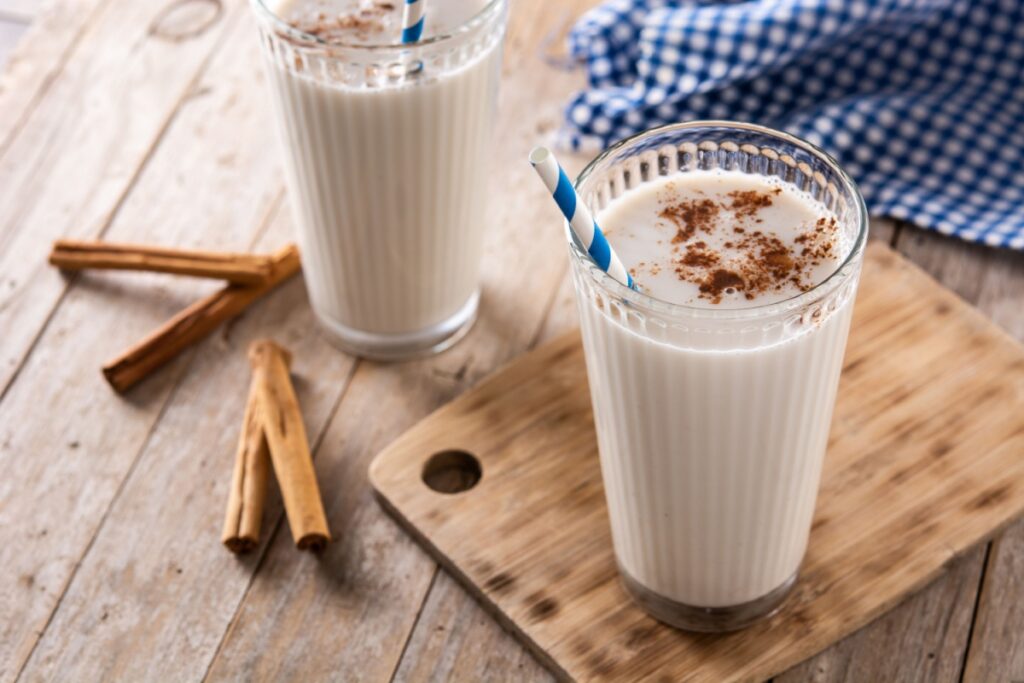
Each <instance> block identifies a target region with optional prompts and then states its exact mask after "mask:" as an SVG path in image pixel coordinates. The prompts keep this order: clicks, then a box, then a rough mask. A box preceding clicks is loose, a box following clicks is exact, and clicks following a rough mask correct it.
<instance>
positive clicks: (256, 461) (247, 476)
mask: <svg viewBox="0 0 1024 683" xmlns="http://www.w3.org/2000/svg"><path fill="white" fill-rule="evenodd" d="M269 473H270V452H269V449H268V448H267V440H266V438H265V437H264V436H263V425H262V424H260V419H259V412H258V409H257V405H256V382H255V381H253V382H251V383H250V385H249V398H248V400H247V401H246V403H245V416H244V417H243V418H242V433H241V434H240V435H239V437H238V449H237V451H236V452H235V471H234V475H233V476H232V479H231V492H230V493H229V494H228V509H227V513H226V514H225V515H224V532H223V533H222V534H221V541H222V542H223V543H224V545H226V546H227V548H228V550H230V551H231V552H233V553H247V552H249V551H250V550H252V549H253V548H255V547H256V546H257V545H259V542H260V525H261V524H262V522H263V503H264V501H265V500H266V495H267V477H268V474H269Z"/></svg>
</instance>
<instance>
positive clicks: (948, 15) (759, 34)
mask: <svg viewBox="0 0 1024 683" xmlns="http://www.w3.org/2000/svg"><path fill="white" fill-rule="evenodd" d="M569 47H570V52H571V54H572V56H573V57H574V58H576V59H578V60H581V61H584V62H585V63H586V67H587V75H588V88H587V89H586V90H584V91H583V92H581V93H579V94H577V95H576V96H575V97H574V98H573V100H572V101H571V102H570V104H569V106H568V107H567V109H566V123H565V126H564V127H563V129H562V131H561V135H562V143H563V144H564V145H567V146H569V147H572V148H576V149H583V150H586V151H593V150H597V149H602V148H604V147H606V146H608V145H609V144H610V143H612V142H614V141H616V140H619V139H622V138H624V137H626V136H629V135H632V134H634V133H636V132H639V131H641V130H644V129H646V128H650V127H653V126H657V125H661V124H665V123H671V122H675V121H686V120H692V119H709V118H710V119H734V120H740V121H750V122H756V123H760V124H763V125H766V126H770V127H773V128H779V129H782V130H786V131H788V132H790V133H793V134H794V135H797V136H799V137H802V138H804V139H806V140H808V141H810V142H812V143H814V144H816V145H819V146H821V147H823V148H824V149H826V150H828V151H829V152H830V153H831V154H833V155H834V156H835V157H836V158H837V159H838V160H839V162H840V163H841V164H842V165H843V167H844V168H846V169H847V170H848V171H849V172H850V174H851V175H853V177H854V178H855V179H856V180H857V182H858V184H859V185H860V188H861V191H862V192H863V193H864V197H865V199H866V200H867V203H868V207H869V208H870V210H871V212H872V213H873V214H876V215H881V216H891V217H893V218H899V219H902V220H906V221H911V222H913V223H915V224H917V225H919V226H922V227H926V228H931V229H934V230H937V231H939V232H941V233H944V234H948V235H956V236H958V237H960V238H962V239H964V240H968V241H972V242H981V243H983V244H988V245H991V246H999V247H1009V248H1012V249H1024V87H1022V86H1024V0H916V1H913V0H902V1H901V0H877V1H871V0H775V1H771V0H752V1H749V2H743V3H735V4H734V3H723V2H701V1H700V0H691V1H689V2H687V1H685V0H681V1H680V0H677V1H676V2H671V1H667V0H611V1H609V2H606V3H604V4H603V5H601V6H599V7H597V8H596V9H594V10H592V11H590V12H588V13H587V14H586V15H584V16H583V17H582V18H581V19H580V21H579V22H578V23H577V24H576V25H575V27H574V28H573V30H572V32H571V34H570V37H569Z"/></svg>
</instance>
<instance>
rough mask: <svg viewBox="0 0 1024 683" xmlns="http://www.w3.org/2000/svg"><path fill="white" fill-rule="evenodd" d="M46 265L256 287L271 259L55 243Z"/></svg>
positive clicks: (133, 246) (264, 277) (267, 273)
mask: <svg viewBox="0 0 1024 683" xmlns="http://www.w3.org/2000/svg"><path fill="white" fill-rule="evenodd" d="M50 263H51V264H52V265H54V266H57V267H58V268H60V269H61V270H71V271H74V270H86V269H89V268H99V269H105V270H144V271H152V272H157V273H173V274H176V275H192V276H195V277H208V278H216V279H219V280H227V281H228V282H233V283H236V284H241V285H258V284H260V283H262V282H266V280H267V279H268V278H269V277H270V268H271V258H270V257H269V256H267V255H264V254H236V253H228V252H223V253H220V252H212V251H198V250H190V249H171V248H166V247H155V246H149V245H143V244H116V243H113V242H81V241H77V240H57V241H56V242H54V243H53V250H52V251H50Z"/></svg>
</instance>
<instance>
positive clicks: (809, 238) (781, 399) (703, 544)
mask: <svg viewBox="0 0 1024 683" xmlns="http://www.w3.org/2000/svg"><path fill="white" fill-rule="evenodd" d="M709 125H711V124H709ZM723 125H725V124H723ZM737 125H739V124H737ZM699 131H700V129H699V128H696V129H695V128H693V127H692V126H691V127H689V128H687V127H685V126H684V127H683V131H682V134H683V139H686V138H687V136H696V135H699ZM729 133H730V131H729V130H728V128H727V127H726V129H725V130H724V131H719V132H718V133H716V134H717V135H720V136H725V137H727V136H728V135H729ZM713 137H714V136H713ZM765 144H768V145H770V143H765ZM652 146H653V145H652ZM734 147H735V146H734ZM684 148H686V149H689V150H690V152H689V153H686V152H683V153H679V154H669V153H666V152H662V153H660V155H655V156H660V160H659V159H656V158H653V157H652V156H651V155H652V154H653V153H648V154H647V158H648V161H647V162H642V161H640V159H641V158H644V157H643V155H642V154H641V155H640V157H636V158H633V159H632V160H629V159H628V158H625V157H626V155H627V154H628V152H627V151H626V150H623V151H622V152H620V155H621V156H622V157H624V158H625V160H620V161H618V163H617V164H616V163H613V161H612V159H606V160H604V161H601V160H598V162H595V164H596V166H595V170H593V171H592V172H591V177H590V178H589V179H587V180H584V181H582V184H581V190H582V191H581V195H582V196H583V197H584V200H585V201H588V202H589V203H590V204H591V205H592V206H593V207H594V208H595V210H596V217H597V222H598V224H599V225H600V226H601V228H602V229H603V230H604V231H605V234H606V236H607V238H608V241H609V243H610V244H611V246H612V248H613V249H614V250H615V251H616V252H617V253H618V255H619V257H620V258H621V259H622V261H623V263H624V264H625V266H626V268H627V269H629V270H630V272H631V274H632V275H633V277H634V280H635V281H636V282H637V284H638V285H639V287H640V289H641V291H642V292H643V294H640V295H637V294H635V293H631V292H628V290H625V288H624V287H621V286H620V285H618V284H617V283H614V282H611V281H610V279H609V278H608V277H607V276H602V275H601V274H600V273H599V271H597V270H596V269H595V268H594V267H593V266H591V265H590V264H589V263H588V262H587V260H586V258H585V257H584V256H583V255H582V252H580V251H579V249H574V250H573V259H572V260H573V272H574V282H575V284H576V288H577V295H578V297H577V298H578V303H579V310H580V316H581V323H582V331H583V342H584V349H585V352H586V359H587V372H588V378H589V381H590V390H591V397H592V401H593V406H594V417H595V424H596V429H597V436H598V444H599V450H600V457H601V467H602V474H603V479H604V484H605V491H606V496H607V501H608V507H609V517H610V521H611V527H612V537H613V540H614V545H615V554H616V558H617V561H618V563H619V567H620V570H621V572H622V574H623V578H624V581H625V583H626V585H627V588H628V589H629V590H630V592H631V593H632V594H633V595H634V597H635V598H636V599H637V600H638V601H639V602H640V603H641V605H643V606H644V607H646V608H647V609H648V610H649V611H651V612H652V613H653V614H654V615H655V616H657V617H659V618H661V619H663V620H665V621H668V622H669V623H673V624H675V625H678V626H681V627H684V628H692V629H695V630H728V629H732V628H737V627H741V626H744V625H746V624H747V623H750V622H751V621H753V620H755V619H756V618H759V617H763V616H764V615H765V614H767V613H770V612H771V611H773V610H774V609H776V608H777V607H778V605H779V604H780V603H781V602H782V600H783V599H784V597H785V595H786V593H787V592H788V590H789V588H790V587H791V585H792V583H793V581H794V579H795V577H796V575H797V573H798V569H799V567H800V564H801V561H802V559H803V557H804V554H805V552H806V548H807V541H808V534H809V530H810V526H811V518H812V515H813V512H814V504H815V499H816V495H817V489H818V484H819V480H820V476H821V468H822V462H823V456H824V453H825V447H826V444H827V442H828V434H829V427H830V422H831V415H832V407H833V405H834V402H835V395H836V389H837V385H838V379H839V373H840V369H841V367H842V359H843V352H844V348H845V343H846V338H847V333H848V330H849V325H850V318H851V314H852V310H853V295H854V292H855V288H856V279H857V273H856V269H857V268H858V267H859V260H857V259H854V261H855V262H854V263H851V264H849V265H848V268H852V269H853V271H852V272H839V273H837V271H842V267H843V264H844V261H846V259H848V258H849V257H850V255H851V252H853V251H854V250H855V249H856V250H858V252H857V253H858V258H859V249H860V246H859V245H860V244H861V242H860V241H859V240H862V239H863V238H862V236H861V237H858V229H859V228H858V227H857V223H858V218H859V216H858V214H857V212H856V210H855V209H856V206H854V200H853V198H850V199H847V200H846V202H847V203H846V205H845V207H846V208H841V207H840V206H838V205H837V203H836V199H837V194H836V193H835V192H833V193H832V194H829V192H828V191H827V189H826V186H827V184H826V183H821V182H817V183H816V182H815V181H813V180H811V182H809V183H808V185H809V189H808V191H804V189H802V188H801V187H798V186H796V185H794V184H792V183H791V182H787V181H785V180H783V179H781V178H780V177H779V176H780V175H781V176H782V177H786V174H785V173H783V172H782V171H778V175H776V174H775V173H771V172H770V170H771V168H770V166H769V165H758V164H747V163H746V162H736V163H733V162H730V163H729V164H728V165H725V168H726V169H729V170H723V169H722V168H720V167H719V166H720V164H719V161H720V157H719V156H718V154H719V153H720V150H718V149H717V147H715V148H714V149H716V152H715V154H710V152H709V155H710V156H703V155H702V154H701V150H700V148H699V147H692V146H691V147H686V146H685V144H684ZM752 149H755V151H757V148H753V147H752ZM627 150H628V147H627ZM736 154H737V155H738V156H740V157H742V152H739V151H737V152H736ZM757 156H760V155H759V154H758V155H757ZM666 157H667V161H666ZM756 158H757V157H755V160H756ZM769 160H771V157H769ZM643 163H646V164H647V172H646V174H647V175H648V176H649V177H648V179H647V180H646V181H641V180H639V178H642V177H643V176H644V175H645V172H644V170H643V168H642V167H641V164H643ZM602 164H603V165H602ZM676 164H679V166H680V168H675V166H676ZM743 166H751V167H753V168H754V169H755V170H757V171H759V172H751V171H750V170H736V168H737V167H740V168H742V167H743ZM659 167H660V168H661V169H662V175H658V174H654V173H652V172H651V171H650V169H651V168H659ZM782 168H783V169H785V167H784V166H783V167H782ZM761 169H764V170H761ZM765 171H769V172H765ZM819 175H821V174H819ZM812 177H813V176H812ZM823 179H824V177H823V176H822V177H821V178H819V181H821V180H823ZM832 189H833V191H835V189H836V187H835V183H833V184H832ZM858 201H859V200H858ZM833 273H837V274H836V275H835V276H834V277H830V276H833ZM819 295H820V296H819Z"/></svg>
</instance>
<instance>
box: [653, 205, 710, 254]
mask: <svg viewBox="0 0 1024 683" xmlns="http://www.w3.org/2000/svg"><path fill="white" fill-rule="evenodd" d="M720 208H721V207H720V206H719V205H718V204H716V203H715V202H714V201H713V200H711V199H691V200H689V201H684V202H679V203H677V204H674V205H672V206H667V207H665V208H664V209H662V211H661V213H659V214H658V215H659V216H660V217H661V218H664V219H665V220H668V221H672V222H673V223H674V224H675V226H676V228H678V232H677V233H676V236H675V237H673V238H672V244H680V243H681V242H685V241H686V240H688V239H690V238H691V237H693V235H694V233H696V232H697V231H698V230H702V231H704V232H709V231H710V230H711V229H712V228H713V227H714V225H715V221H716V220H717V219H718V212H719V210H720Z"/></svg>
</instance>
